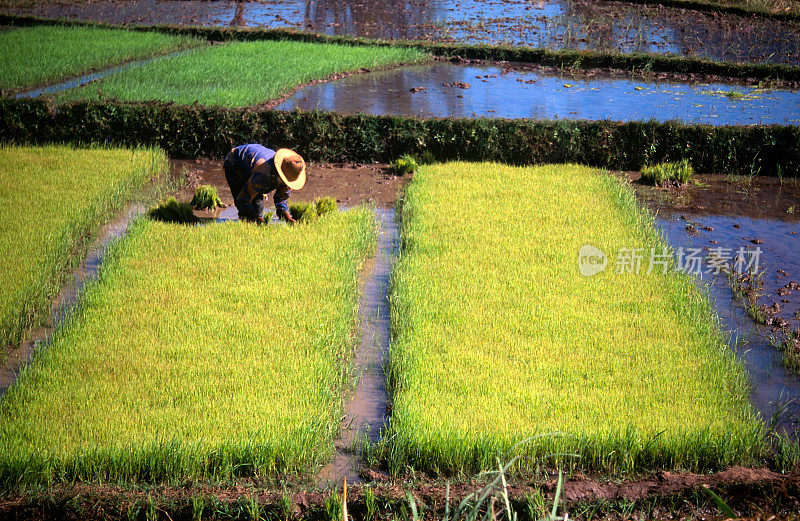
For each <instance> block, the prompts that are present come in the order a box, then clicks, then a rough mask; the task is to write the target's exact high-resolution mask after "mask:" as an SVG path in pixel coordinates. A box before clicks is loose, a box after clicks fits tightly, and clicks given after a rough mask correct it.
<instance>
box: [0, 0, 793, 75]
mask: <svg viewBox="0 0 800 521" xmlns="http://www.w3.org/2000/svg"><path fill="white" fill-rule="evenodd" d="M2 10H3V12H8V13H19V14H34V15H38V16H48V17H64V18H70V19H74V18H79V19H88V20H100V21H105V22H111V23H120V24H177V25H203V26H239V27H289V28H296V29H302V30H310V31H314V32H320V33H325V34H332V35H355V36H364V37H369V38H396V39H424V40H433V41H443V42H467V43H490V44H509V45H525V46H536V47H549V48H569V49H574V48H577V49H598V50H610V51H621V52H644V51H647V52H657V53H676V54H687V55H693V56H698V57H705V58H710V59H715V60H748V61H767V62H783V63H793V64H800V38H798V36H797V35H798V34H800V23H798V22H779V21H774V20H762V19H758V18H753V17H749V18H746V17H738V16H732V15H718V16H715V15H713V14H712V13H701V12H694V11H684V10H680V9H664V8H662V9H659V8H654V7H647V6H637V5H624V4H623V5H620V4H616V5H609V4H604V3H597V2H583V1H573V0H540V1H530V0H403V1H399V2H398V1H389V0H376V1H367V0H336V1H334V0H268V1H264V2H230V1H219V2H195V1H171V0H168V1H159V0H141V1H138V2H128V1H108V0H98V1H95V2H68V3H60V2H47V3H31V4H29V5H19V6H13V7H11V6H7V7H5V8H3V9H2Z"/></svg>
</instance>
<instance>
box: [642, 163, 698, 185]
mask: <svg viewBox="0 0 800 521" xmlns="http://www.w3.org/2000/svg"><path fill="white" fill-rule="evenodd" d="M692 176H694V169H693V168H692V165H691V164H690V163H689V160H688V159H682V160H680V161H678V162H677V163H658V164H657V165H652V166H651V165H645V166H643V167H642V182H644V183H647V184H651V185H655V186H663V185H666V184H677V185H685V184H686V183H688V182H689V181H690V180H691V179H692Z"/></svg>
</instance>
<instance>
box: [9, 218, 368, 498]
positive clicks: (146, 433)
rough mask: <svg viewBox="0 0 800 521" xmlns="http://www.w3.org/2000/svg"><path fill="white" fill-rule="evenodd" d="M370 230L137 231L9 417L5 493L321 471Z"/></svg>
mask: <svg viewBox="0 0 800 521" xmlns="http://www.w3.org/2000/svg"><path fill="white" fill-rule="evenodd" d="M375 226H376V224H375V220H374V216H373V214H372V212H371V211H369V210H367V209H355V210H351V211H349V212H346V213H335V214H331V215H329V216H326V217H325V218H323V219H320V220H318V221H317V222H315V223H314V224H313V225H308V226H306V225H301V226H295V227H288V226H279V225H274V226H260V227H259V226H255V225H251V224H246V223H240V222H233V223H224V224H209V225H202V226H186V225H177V224H165V223H161V222H156V221H149V220H145V219H143V220H141V221H139V222H137V223H136V224H134V226H133V227H132V229H131V231H130V232H129V233H128V235H127V236H126V237H125V238H124V239H123V240H122V241H121V242H120V243H117V244H116V245H115V247H114V248H113V249H112V252H111V253H110V254H109V257H108V258H106V259H104V265H103V270H102V275H101V278H100V280H99V282H98V283H97V284H95V285H94V286H92V287H91V288H90V289H89V290H88V292H87V294H86V296H85V299H84V301H83V304H82V306H81V309H80V311H79V312H78V313H77V314H76V316H75V318H74V319H73V320H72V321H71V322H70V323H69V324H68V325H67V326H66V327H65V329H64V330H63V331H62V332H61V334H59V335H58V336H57V338H56V339H55V340H54V342H53V344H52V345H51V346H50V347H49V348H48V349H47V350H46V351H44V352H42V353H41V354H40V355H38V356H37V358H36V359H35V361H34V363H33V365H32V366H31V367H30V368H29V370H28V371H27V372H26V373H25V374H24V375H23V377H22V379H21V380H20V382H19V383H18V384H17V385H16V386H15V387H12V389H11V390H10V391H9V394H8V396H7V398H6V399H5V401H4V402H3V403H2V406H0V484H5V485H6V486H14V484H15V483H17V482H18V481H20V482H21V483H42V482H48V481H51V480H55V481H70V480H73V479H81V480H92V481H109V480H125V481H127V480H131V481H137V482H141V481H149V482H153V481H161V480H166V481H168V480H170V479H172V478H180V477H200V476H205V477H212V478H228V477H232V476H240V475H254V474H255V475H261V476H267V477H277V474H276V473H277V472H285V471H296V472H300V473H304V474H307V473H309V472H312V471H313V470H314V466H315V465H316V464H318V463H320V462H321V461H323V460H324V459H325V458H326V457H327V456H328V455H329V454H330V451H331V450H332V439H333V436H334V434H335V433H337V432H338V428H339V418H340V411H341V404H342V390H343V386H345V385H347V367H348V360H349V359H350V354H351V351H352V346H353V340H354V338H353V337H354V332H355V323H356V317H357V308H358V304H357V300H358V299H357V297H358V278H359V272H358V268H359V266H360V264H361V262H362V259H363V258H364V256H365V255H366V254H367V253H368V251H369V250H370V248H371V247H372V245H373V243H374V239H375Z"/></svg>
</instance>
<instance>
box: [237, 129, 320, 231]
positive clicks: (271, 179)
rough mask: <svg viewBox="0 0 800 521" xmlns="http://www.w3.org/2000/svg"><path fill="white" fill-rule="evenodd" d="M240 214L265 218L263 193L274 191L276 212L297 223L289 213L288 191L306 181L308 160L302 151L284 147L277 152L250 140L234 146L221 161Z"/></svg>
mask: <svg viewBox="0 0 800 521" xmlns="http://www.w3.org/2000/svg"><path fill="white" fill-rule="evenodd" d="M222 169H223V170H224V171H225V180H226V181H228V186H230V188H231V193H232V194H233V200H234V203H235V204H236V209H237V210H239V218H240V219H245V220H248V221H255V222H258V223H263V222H264V217H263V213H264V198H263V195H264V194H268V193H270V192H272V191H273V190H274V191H275V194H274V195H273V196H272V199H273V201H274V202H275V214H276V215H277V216H278V217H279V218H281V219H284V220H285V221H287V222H289V223H291V224H294V223H296V222H297V221H296V220H294V219H292V215H291V214H290V213H289V205H288V203H287V201H288V200H289V194H290V193H291V192H292V190H299V189H301V188H303V185H305V183H306V163H305V161H303V158H302V157H300V154H298V153H297V152H294V151H293V150H289V149H288V148H281V149H279V150H278V151H277V152H276V151H274V150H272V149H269V148H267V147H265V146H263V145H259V144H256V143H251V144H249V145H242V146H238V147H236V148H232V149H231V151H230V152H229V153H228V155H227V156H225V162H224V163H222Z"/></svg>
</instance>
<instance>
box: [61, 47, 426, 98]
mask: <svg viewBox="0 0 800 521" xmlns="http://www.w3.org/2000/svg"><path fill="white" fill-rule="evenodd" d="M425 59H427V55H425V54H423V53H421V52H420V51H418V50H415V49H408V48H401V47H390V46H370V47H354V46H346V45H332V44H317V43H304V42H291V41H256V42H238V43H229V44H225V45H215V46H213V47H207V48H204V49H200V50H197V51H193V52H189V53H185V54H182V55H180V56H171V57H163V58H159V59H156V60H153V61H152V62H151V63H149V64H147V65H145V66H142V67H138V68H135V69H126V70H124V71H120V72H119V73H118V74H114V75H111V76H108V77H106V78H105V79H104V80H103V81H102V82H101V83H99V84H92V85H87V86H85V87H80V88H77V89H71V90H69V91H66V92H64V93H61V94H58V95H57V96H56V99H57V100H61V101H72V100H76V99H86V98H92V99H96V98H97V96H98V95H101V96H103V97H106V98H112V99H118V100H122V101H150V100H158V101H165V102H174V103H179V104H184V105H190V104H193V103H199V104H201V105H207V106H221V107H246V106H251V105H255V104H258V103H264V102H266V101H269V100H271V99H275V98H277V97H280V96H282V95H284V94H288V93H289V92H291V91H292V90H294V89H295V88H297V87H298V86H299V85H301V84H303V83H307V82H309V81H312V80H315V79H321V78H325V77H327V76H329V75H331V74H334V73H338V72H346V71H353V70H358V69H360V68H363V67H366V68H375V67H384V66H388V65H391V64H400V63H412V62H417V61H421V60H425Z"/></svg>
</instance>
